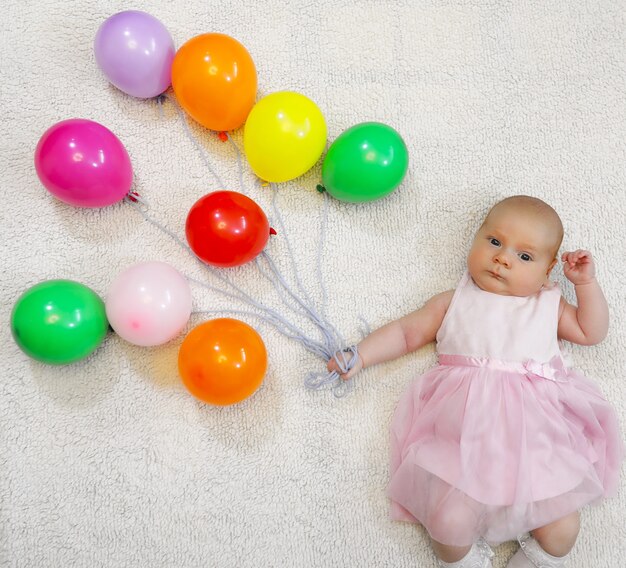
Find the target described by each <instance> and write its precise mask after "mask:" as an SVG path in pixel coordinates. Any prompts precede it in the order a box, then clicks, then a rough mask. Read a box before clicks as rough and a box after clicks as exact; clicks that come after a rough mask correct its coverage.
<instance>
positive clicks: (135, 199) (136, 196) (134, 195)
mask: <svg viewBox="0 0 626 568" xmlns="http://www.w3.org/2000/svg"><path fill="white" fill-rule="evenodd" d="M140 197H141V195H139V194H138V193H137V192H136V191H130V192H128V199H130V200H131V201H132V202H133V203H137V202H138V201H139V198H140Z"/></svg>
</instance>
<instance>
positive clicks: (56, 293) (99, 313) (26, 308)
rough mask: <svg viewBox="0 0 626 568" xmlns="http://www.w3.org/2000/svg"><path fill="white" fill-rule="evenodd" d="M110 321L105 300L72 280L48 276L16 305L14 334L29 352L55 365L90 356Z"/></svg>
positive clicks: (18, 342) (13, 323)
mask: <svg viewBox="0 0 626 568" xmlns="http://www.w3.org/2000/svg"><path fill="white" fill-rule="evenodd" d="M108 327H109V323H108V321H107V317H106V311H105V308H104V302H103V301H102V300H101V299H100V297H99V296H98V295H97V294H96V293H95V292H94V291H93V290H92V289H91V288H88V287H87V286H84V285H83V284H80V283H78V282H74V281H72V280H47V281H45V282H40V283H39V284H36V285H35V286H33V287H32V288H29V289H28V290H26V292H24V293H23V294H22V295H21V296H20V298H19V299H18V300H17V302H16V303H15V306H13V312H12V314H11V331H12V332H13V338H14V339H15V342H16V343H17V345H18V346H19V348H20V349H21V350H22V351H24V353H26V354H27V355H28V356H30V357H32V358H33V359H37V360H39V361H43V362H44V363H50V364H52V365H64V364H66V363H73V362H74V361H78V360H79V359H83V358H84V357H87V355H89V354H90V353H92V352H93V351H95V350H96V348H97V347H98V346H99V345H100V344H101V343H102V341H103V340H104V337H105V335H106V334H107V331H108Z"/></svg>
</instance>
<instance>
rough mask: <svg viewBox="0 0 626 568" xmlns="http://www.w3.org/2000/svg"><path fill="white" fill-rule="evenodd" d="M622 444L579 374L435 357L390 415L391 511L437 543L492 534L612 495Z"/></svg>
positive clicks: (533, 524) (508, 533)
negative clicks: (552, 375) (439, 361)
mask: <svg viewBox="0 0 626 568" xmlns="http://www.w3.org/2000/svg"><path fill="white" fill-rule="evenodd" d="M623 454H624V447H623V444H622V441H621V439H620V434H619V427H618V422H617V417H616V415H615V413H614V411H613V409H612V407H611V406H610V405H609V404H608V402H607V401H606V400H605V399H604V397H603V396H602V394H601V393H600V391H599V390H598V388H597V387H596V386H595V384H594V383H593V382H591V381H590V380H589V379H587V378H586V377H584V376H583V375H581V374H580V373H577V372H575V371H572V370H566V371H565V372H564V373H562V374H561V376H560V377H559V379H558V380H553V379H548V378H544V377H541V376H537V375H534V374H532V373H526V374H523V373H520V372H513V371H509V370H494V369H492V368H486V367H480V366H471V365H461V366H451V365H439V366H437V367H435V368H433V369H431V370H430V371H428V372H427V373H426V374H424V375H422V376H421V377H419V378H418V379H416V380H415V381H414V382H413V383H412V384H411V385H410V387H409V388H408V389H407V391H406V392H405V394H404V396H403V397H402V399H401V400H400V403H399V404H398V407H397V409H396V412H395V414H394V417H393V421H392V425H391V480H390V483H389V488H388V495H389V497H390V498H391V500H392V509H391V516H392V518H393V519H395V520H404V521H411V522H418V523H421V524H422V525H424V527H425V528H426V529H427V530H428V532H429V533H430V535H431V536H432V538H434V539H435V540H437V541H439V542H441V543H443V544H448V545H454V546H467V545H470V544H472V543H473V542H475V541H476V540H477V538H478V537H481V536H482V537H484V538H485V539H486V540H487V541H489V542H491V543H500V542H503V541H506V540H511V539H514V538H515V537H516V536H517V535H519V534H520V533H523V532H526V531H529V530H532V529H535V528H538V527H541V526H544V525H546V524H548V523H551V522H553V521H556V520H558V519H560V518H562V517H564V516H566V515H568V514H570V513H572V512H574V511H576V510H578V509H580V508H581V507H582V506H584V505H587V504H589V503H593V502H595V501H597V500H598V499H600V498H602V497H608V496H611V495H613V494H615V493H616V491H617V485H618V481H619V468H620V463H621V460H622V457H623Z"/></svg>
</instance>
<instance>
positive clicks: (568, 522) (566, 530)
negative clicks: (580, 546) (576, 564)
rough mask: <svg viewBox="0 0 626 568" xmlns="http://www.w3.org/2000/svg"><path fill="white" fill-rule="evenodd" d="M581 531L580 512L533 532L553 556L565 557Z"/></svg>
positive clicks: (542, 546)
mask: <svg viewBox="0 0 626 568" xmlns="http://www.w3.org/2000/svg"><path fill="white" fill-rule="evenodd" d="M579 530H580V514H579V513H578V511H576V512H575V513H572V514H571V515H567V517H563V518H562V519H559V520H558V521H554V522H553V523H550V524H549V525H546V526H544V527H540V528H538V529H535V530H534V531H531V533H532V535H533V536H534V537H535V539H536V540H537V542H538V543H539V544H540V546H541V548H543V549H544V550H545V551H546V552H547V553H548V554H551V555H552V556H565V555H566V554H567V553H568V552H569V551H570V550H572V548H573V547H574V543H575V542H576V538H577V537H578V531H579Z"/></svg>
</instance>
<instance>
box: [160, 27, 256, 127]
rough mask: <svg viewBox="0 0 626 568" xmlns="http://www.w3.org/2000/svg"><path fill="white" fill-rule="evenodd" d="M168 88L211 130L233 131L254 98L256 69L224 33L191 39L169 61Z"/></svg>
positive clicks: (241, 122)
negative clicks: (169, 85)
mask: <svg viewBox="0 0 626 568" xmlns="http://www.w3.org/2000/svg"><path fill="white" fill-rule="evenodd" d="M172 87H174V93H176V98H177V99H178V102H179V103H180V105H181V106H182V107H183V108H184V109H185V110H186V111H187V112H188V113H189V114H190V115H191V116H192V118H194V119H195V120H197V121H198V122H199V123H200V124H202V125H203V126H206V127H207V128H209V129H211V130H218V131H224V130H233V129H235V128H238V127H239V126H241V125H242V124H243V123H244V122H245V121H246V118H247V117H248V114H249V113H250V110H251V109H252V106H253V105H254V102H255V99H256V87H257V79H256V68H255V66H254V62H253V61H252V57H250V54H249V53H248V51H247V50H246V48H245V47H244V46H243V45H241V44H240V43H239V42H238V41H237V40H236V39H234V38H232V37H230V36H227V35H224V34H214V33H211V34H202V35H199V36H196V37H194V38H191V39H190V40H189V41H188V42H187V43H185V44H184V45H183V46H182V47H181V48H180V49H179V50H178V51H177V53H176V55H175V57H174V62H173V63H172Z"/></svg>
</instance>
